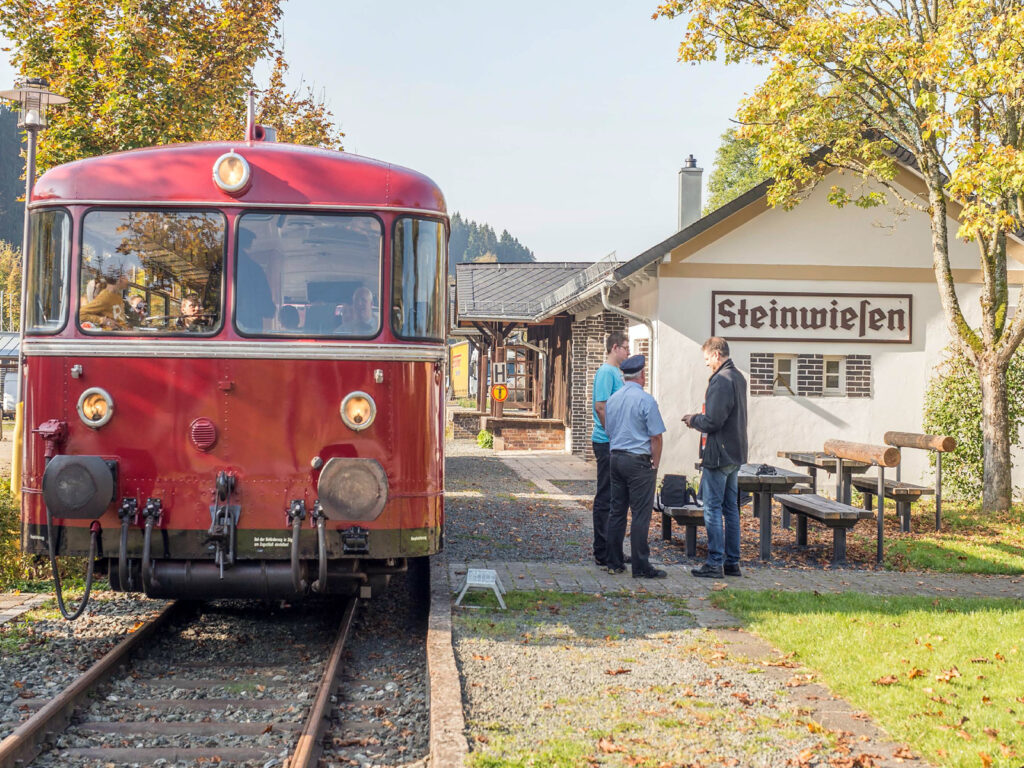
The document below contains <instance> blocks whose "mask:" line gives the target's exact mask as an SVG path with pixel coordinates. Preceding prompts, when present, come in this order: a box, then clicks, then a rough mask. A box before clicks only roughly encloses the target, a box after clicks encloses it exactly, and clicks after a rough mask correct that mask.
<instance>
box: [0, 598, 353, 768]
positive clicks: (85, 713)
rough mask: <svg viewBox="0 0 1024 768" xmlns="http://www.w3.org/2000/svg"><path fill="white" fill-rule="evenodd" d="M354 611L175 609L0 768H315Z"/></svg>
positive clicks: (38, 725)
mask: <svg viewBox="0 0 1024 768" xmlns="http://www.w3.org/2000/svg"><path fill="white" fill-rule="evenodd" d="M357 605H358V602H357V601H356V600H354V599H352V600H348V601H345V602H343V603H315V604H313V603H311V604H309V605H303V606H300V607H298V608H295V609H290V610H285V611H280V612H268V611H266V610H257V609H254V608H253V607H252V606H251V605H250V606H248V607H239V606H237V605H235V604H227V605H226V606H219V605H218V606H213V607H204V608H203V609H201V611H200V610H199V609H197V608H195V607H188V606H182V605H179V604H174V603H172V604H169V605H168V606H167V607H165V608H164V609H163V610H162V611H161V612H160V613H159V614H158V615H157V616H155V617H154V618H153V619H151V620H150V621H148V622H146V623H145V624H144V625H142V626H140V627H138V628H137V629H136V630H135V631H134V632H132V633H131V634H130V635H128V637H127V638H126V639H125V640H123V641H122V642H121V643H119V644H118V645H117V646H116V647H115V648H114V649H112V650H111V651H110V652H108V653H107V654H106V655H105V656H104V657H103V658H102V659H100V660H99V661H98V662H97V663H96V664H94V665H93V666H92V667H91V668H90V669H89V670H87V671H86V672H85V673H84V674H82V675H81V676H80V677H78V678H77V679H76V680H75V682H74V683H73V684H72V685H70V686H69V687H68V688H66V689H65V690H64V691H63V692H61V693H60V694H59V695H57V696H55V697H54V698H53V699H51V700H50V701H48V702H39V703H38V704H36V706H39V709H38V711H37V712H36V713H35V714H34V715H32V716H31V717H30V718H29V719H28V720H27V721H25V722H24V723H22V724H21V726H20V727H18V728H17V729H16V730H15V731H14V732H13V733H12V734H10V735H9V736H8V737H7V738H6V739H4V740H3V741H2V742H0V768H15V767H16V766H27V765H33V766H40V767H48V766H58V765H59V766H76V765H81V766H93V765H98V766H107V765H111V764H116V765H131V764H144V765H153V764H156V765H161V764H163V765H180V764H182V763H187V764H197V765H199V764H207V765H209V764H216V763H222V764H230V765H254V766H261V767H265V768H269V766H274V765H282V766H283V765H287V766H289V768H304V767H305V766H316V765H318V764H319V759H320V751H321V743H322V739H323V735H324V732H325V729H326V728H327V727H328V719H329V718H330V716H331V714H332V710H333V696H334V693H335V690H336V688H337V686H338V682H339V672H340V670H341V667H342V659H343V655H344V652H345V648H346V642H347V641H348V639H349V636H350V634H351V630H352V626H353V623H354V620H355V616H356V613H357Z"/></svg>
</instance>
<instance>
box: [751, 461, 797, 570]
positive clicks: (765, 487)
mask: <svg viewBox="0 0 1024 768" xmlns="http://www.w3.org/2000/svg"><path fill="white" fill-rule="evenodd" d="M759 467H767V468H769V469H773V470H775V472H774V474H771V473H768V474H760V475H759V474H757V470H758V468H759ZM807 482H810V483H811V484H812V485H813V483H814V479H813V478H812V476H810V475H806V474H804V473H803V472H793V471H792V470H789V469H783V468H781V467H772V466H769V465H767V464H744V465H743V466H742V467H740V472H739V475H738V477H737V483H736V484H737V485H738V486H739V489H740V490H741V491H747V492H748V493H750V494H751V495H752V496H753V497H754V501H753V505H752V506H753V511H754V517H756V518H757V520H758V523H759V524H760V544H761V560H763V561H765V562H767V561H769V560H771V559H772V494H775V493H788V492H789V491H791V490H793V486H794V485H796V484H797V483H807Z"/></svg>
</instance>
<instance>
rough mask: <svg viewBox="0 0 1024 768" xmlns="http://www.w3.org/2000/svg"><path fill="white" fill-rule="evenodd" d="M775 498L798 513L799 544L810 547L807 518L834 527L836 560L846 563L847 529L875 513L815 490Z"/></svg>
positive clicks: (785, 507)
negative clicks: (829, 497) (826, 496)
mask: <svg viewBox="0 0 1024 768" xmlns="http://www.w3.org/2000/svg"><path fill="white" fill-rule="evenodd" d="M775 500H776V501H777V502H779V504H781V505H782V509H783V511H784V512H788V513H789V514H792V515H796V516H797V517H796V543H797V545H798V546H801V547H806V546H807V518H808V517H810V518H813V519H814V520H817V521H818V522H819V523H821V524H822V525H824V526H826V527H828V528H831V529H832V563H833V564H834V565H841V564H843V563H845V562H846V530H847V529H848V528H852V527H853V526H855V525H856V524H857V523H858V522H859V521H861V520H870V519H871V518H872V517H874V515H872V514H871V513H870V512H868V511H867V510H864V509H858V508H857V507H851V506H850V505H848V504H842V503H840V502H838V501H832V499H826V498H825V497H824V496H818V495H817V494H813V493H777V494H775Z"/></svg>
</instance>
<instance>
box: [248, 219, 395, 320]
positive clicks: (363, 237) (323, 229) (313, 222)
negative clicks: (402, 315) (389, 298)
mask: <svg viewBox="0 0 1024 768" xmlns="http://www.w3.org/2000/svg"><path fill="white" fill-rule="evenodd" d="M382 243H383V238H382V234H381V225H380V221H379V220H378V219H377V218H375V217H373V216H352V215H345V214H328V213H322V214H298V213H263V212H259V213H247V214H245V215H244V216H242V217H241V219H240V220H239V223H238V258H237V263H236V266H235V270H236V275H237V277H236V286H237V289H236V298H235V323H236V324H237V326H238V330H239V331H241V332H242V333H246V334H254V335H255V334H258V335H261V336H296V337H303V336H320V337H324V336H327V337H337V338H357V339H358V338H362V339H369V338H373V337H375V336H377V335H378V334H379V333H380V314H381V313H380V281H381V260H382V255H381V253H382V248H381V246H382Z"/></svg>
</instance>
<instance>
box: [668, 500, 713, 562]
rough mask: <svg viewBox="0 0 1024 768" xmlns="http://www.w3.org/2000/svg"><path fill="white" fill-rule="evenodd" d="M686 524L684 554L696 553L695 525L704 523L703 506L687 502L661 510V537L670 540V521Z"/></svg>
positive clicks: (690, 555) (694, 554)
mask: <svg viewBox="0 0 1024 768" xmlns="http://www.w3.org/2000/svg"><path fill="white" fill-rule="evenodd" d="M673 520H675V521H676V522H677V523H679V524H680V525H685V526H686V556H687V557H696V555H697V526H698V525H700V526H703V525H704V507H698V506H696V505H694V504H688V505H686V506H685V507H665V509H663V510H662V511H661V538H662V540H664V541H672V521H673Z"/></svg>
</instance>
